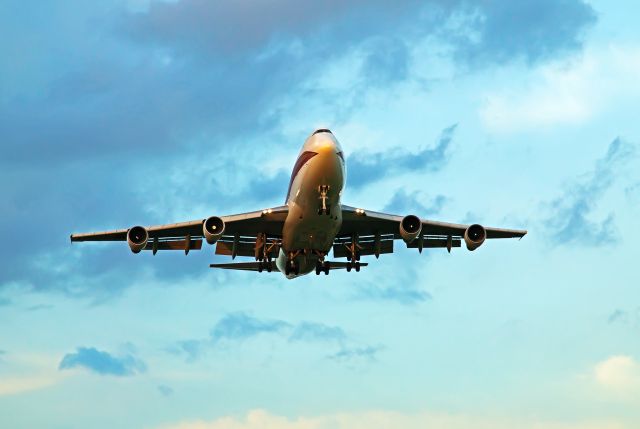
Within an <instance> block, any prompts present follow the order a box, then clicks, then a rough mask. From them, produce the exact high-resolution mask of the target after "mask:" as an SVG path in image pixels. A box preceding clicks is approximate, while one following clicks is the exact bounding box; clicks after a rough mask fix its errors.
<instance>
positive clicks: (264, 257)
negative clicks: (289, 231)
mask: <svg viewBox="0 0 640 429" xmlns="http://www.w3.org/2000/svg"><path fill="white" fill-rule="evenodd" d="M277 246H278V242H277V240H271V243H269V242H268V238H267V234H265V233H260V234H258V235H257V237H256V244H255V246H254V251H255V258H256V261H258V272H259V273H261V272H262V271H263V270H265V269H266V270H267V272H268V273H270V272H271V271H272V270H273V264H272V262H271V255H272V254H273V252H274V250H275V251H276V252H277V249H278V247H277Z"/></svg>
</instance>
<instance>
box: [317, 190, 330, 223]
mask: <svg viewBox="0 0 640 429" xmlns="http://www.w3.org/2000/svg"><path fill="white" fill-rule="evenodd" d="M318 192H319V193H320V197H319V199H320V208H319V209H318V214H319V215H323V214H324V215H327V216H329V215H330V214H331V210H330V209H329V208H328V206H327V199H328V198H329V196H328V195H329V185H320V186H318Z"/></svg>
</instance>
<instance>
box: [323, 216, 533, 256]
mask: <svg viewBox="0 0 640 429" xmlns="http://www.w3.org/2000/svg"><path fill="white" fill-rule="evenodd" d="M526 234H527V231H525V230H520V229H505V228H493V227H483V226H481V225H477V224H473V225H464V224H457V223H448V222H439V221H434V220H429V219H421V218H418V217H417V216H413V215H409V216H398V215H393V214H387V213H380V212H375V211H370V210H365V209H360V208H355V207H350V206H344V205H343V206H342V227H341V229H340V232H339V233H338V238H337V239H336V243H335V245H334V255H335V256H336V257H342V256H347V257H349V256H350V255H349V252H350V250H349V248H350V247H351V248H352V249H351V251H353V249H355V247H353V238H354V237H357V239H358V240H359V241H358V243H356V244H357V245H358V246H359V247H360V248H361V251H363V252H362V253H361V254H375V255H379V254H381V253H392V252H393V241H394V240H397V239H404V240H405V242H407V247H411V248H419V249H420V251H422V249H423V248H431V247H444V248H447V249H448V250H449V251H450V250H451V248H452V247H460V245H461V242H462V241H464V242H465V244H466V245H467V248H468V249H469V250H475V249H476V248H477V247H479V246H480V245H482V243H483V242H484V240H485V239H494V238H522V237H524V236H525V235H526Z"/></svg>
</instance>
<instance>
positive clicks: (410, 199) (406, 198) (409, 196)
mask: <svg viewBox="0 0 640 429" xmlns="http://www.w3.org/2000/svg"><path fill="white" fill-rule="evenodd" d="M419 196H420V193H415V192H412V193H408V192H407V190H406V189H404V188H403V189H399V190H398V191H396V193H395V194H393V197H391V200H390V201H389V202H388V203H387V205H386V206H384V208H383V209H382V210H383V211H384V212H387V213H399V214H403V213H414V214H416V215H417V216H420V217H425V216H432V215H435V214H438V213H440V211H441V210H442V208H443V206H444V204H445V203H446V201H447V197H445V196H444V195H437V196H436V197H435V198H433V199H431V200H430V201H428V204H427V205H424V204H423V202H422V201H420V200H419V199H418V197H419Z"/></svg>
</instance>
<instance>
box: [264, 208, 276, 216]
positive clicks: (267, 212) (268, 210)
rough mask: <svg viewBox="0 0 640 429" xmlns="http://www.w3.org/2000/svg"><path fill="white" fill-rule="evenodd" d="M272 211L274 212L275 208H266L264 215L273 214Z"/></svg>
mask: <svg viewBox="0 0 640 429" xmlns="http://www.w3.org/2000/svg"><path fill="white" fill-rule="evenodd" d="M271 213H273V209H264V210H262V214H263V215H266V214H271Z"/></svg>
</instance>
